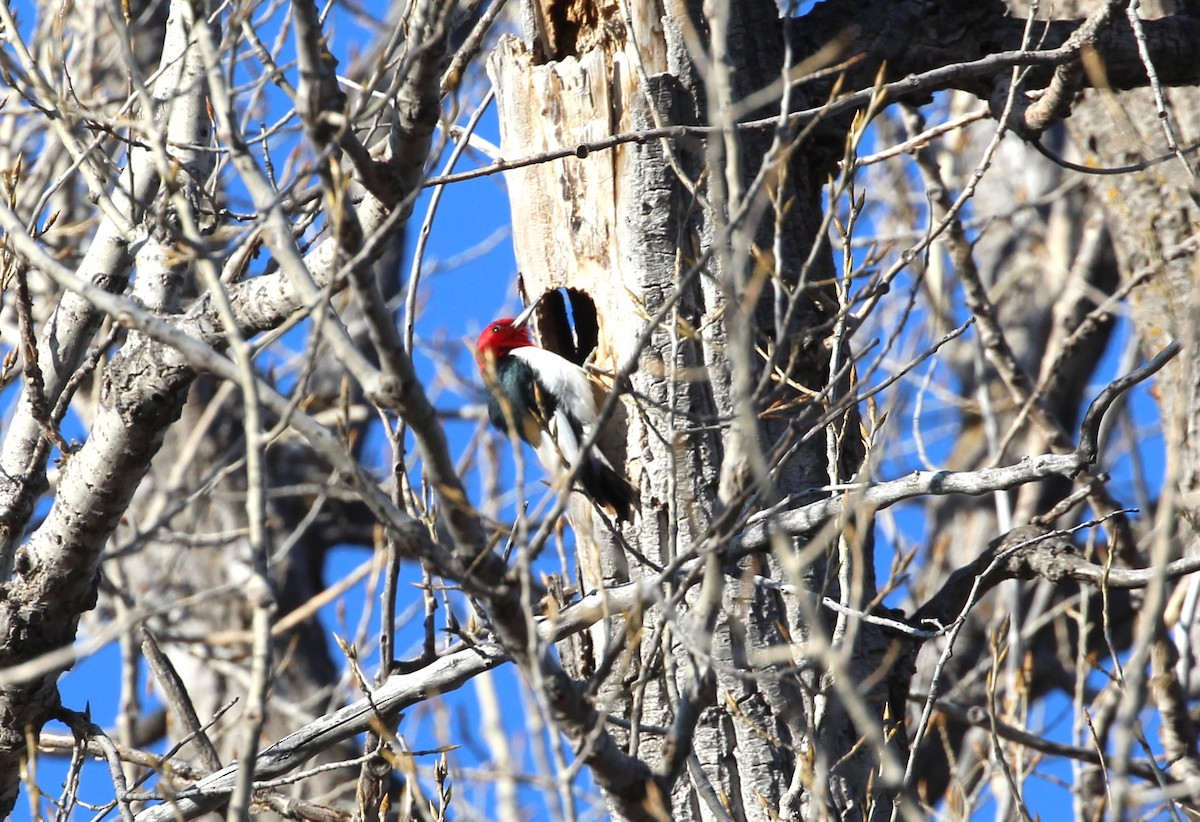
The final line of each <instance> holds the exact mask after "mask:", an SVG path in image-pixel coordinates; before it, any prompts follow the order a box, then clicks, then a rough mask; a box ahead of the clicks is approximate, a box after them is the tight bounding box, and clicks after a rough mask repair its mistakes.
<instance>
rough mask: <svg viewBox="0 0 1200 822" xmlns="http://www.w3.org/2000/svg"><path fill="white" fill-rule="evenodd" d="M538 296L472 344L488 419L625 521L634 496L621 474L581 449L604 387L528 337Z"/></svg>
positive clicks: (593, 450)
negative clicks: (512, 430) (572, 473)
mask: <svg viewBox="0 0 1200 822" xmlns="http://www.w3.org/2000/svg"><path fill="white" fill-rule="evenodd" d="M535 308H537V302H536V301H535V302H534V303H533V305H531V306H529V307H528V308H526V309H525V310H524V311H522V312H521V314H520V316H517V317H505V318H504V319H500V320H495V321H494V322H490V323H488V325H487V327H486V328H484V329H483V333H482V334H480V335H479V341H478V342H477V343H476V344H475V360H476V362H478V363H479V370H480V371H481V372H482V374H483V377H484V382H485V383H487V385H488V417H489V418H490V419H491V421H492V425H494V426H496V428H498V429H500V430H501V431H504V432H506V433H508V432H509V421H510V420H511V421H512V422H513V423H515V424H516V427H517V434H518V436H520V437H521V439H523V440H525V442H527V443H529V444H530V445H532V446H533V448H534V450H535V451H536V452H537V455H538V461H539V462H540V463H541V464H542V467H543V468H544V469H545V470H546V473H548V474H550V475H551V476H557V475H558V474H560V473H561V472H562V471H563V470H565V469H566V468H570V467H573V466H574V465H576V463H578V462H579V460H580V458H581V456H582V459H583V465H582V466H581V467H580V468H579V471H578V473H577V474H576V478H577V479H578V481H579V485H580V486H582V488H583V491H584V493H586V494H587V495H588V496H589V497H591V498H592V499H593V500H595V501H596V502H597V503H599V504H600V505H605V506H608V507H610V508H612V510H613V511H614V512H615V513H616V515H617V519H618V520H622V521H628V520H629V515H630V509H632V508H634V507H636V506H637V496H636V494H635V493H634V490H633V487H632V486H631V485H630V484H629V481H628V480H626V479H625V477H623V476H621V475H620V474H618V473H617V472H616V470H615V469H614V468H613V467H612V464H611V463H610V462H609V461H608V460H607V459H605V457H604V455H603V454H601V453H600V451H599V450H597V449H596V448H595V447H592V448H590V449H589V450H588V452H587V453H586V454H582V455H581V451H582V446H583V444H584V443H585V442H587V441H588V440H589V439H591V437H592V432H593V431H594V430H595V428H596V422H597V420H596V417H597V413H598V411H599V408H600V399H601V398H602V397H603V389H602V388H601V387H600V386H599V385H597V384H595V383H594V382H593V381H592V380H591V379H589V378H588V375H587V372H585V371H584V370H583V369H582V368H580V367H579V366H578V365H576V364H575V363H573V362H571V361H570V360H567V359H564V358H562V357H560V356H559V355H558V354H555V353H554V352H553V351H547V350H546V349H544V348H540V347H538V346H537V345H535V344H534V342H533V336H532V335H531V334H530V333H529V328H528V326H527V325H526V323H528V322H529V318H530V317H531V316H533V311H534V309H535Z"/></svg>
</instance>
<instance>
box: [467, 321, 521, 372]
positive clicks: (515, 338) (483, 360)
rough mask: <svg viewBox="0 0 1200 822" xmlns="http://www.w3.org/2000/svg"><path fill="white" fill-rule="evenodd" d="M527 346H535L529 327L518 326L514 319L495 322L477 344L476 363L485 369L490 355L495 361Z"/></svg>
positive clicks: (484, 332) (488, 325)
mask: <svg viewBox="0 0 1200 822" xmlns="http://www.w3.org/2000/svg"><path fill="white" fill-rule="evenodd" d="M527 345H533V335H531V334H530V333H529V327H528V326H527V325H525V324H524V323H521V324H520V325H518V324H517V320H516V318H513V317H505V318H504V319H500V320H493V321H492V322H490V323H488V324H487V328H485V329H483V333H482V334H480V335H479V341H478V342H476V343H475V361H476V362H478V363H479V367H480V369H483V368H486V367H487V360H488V356H489V354H490V355H491V357H492V359H493V361H495V360H499V359H500V358H501V357H505V356H507V355H508V354H510V353H511V352H512V350H513V349H514V348H524V347H525V346H527Z"/></svg>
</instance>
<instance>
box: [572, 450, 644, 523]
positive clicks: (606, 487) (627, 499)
mask: <svg viewBox="0 0 1200 822" xmlns="http://www.w3.org/2000/svg"><path fill="white" fill-rule="evenodd" d="M579 484H580V485H582V486H583V490H584V492H585V493H586V494H587V495H588V496H589V497H591V498H592V499H594V500H595V501H596V502H598V503H599V504H600V505H607V506H609V507H610V508H612V509H613V510H614V511H616V513H617V519H618V520H619V521H620V522H629V518H630V514H631V513H632V509H634V508H640V507H641V506H639V505H638V497H637V492H636V491H634V490H633V486H632V485H630V483H629V480H627V479H625V478H624V477H623V476H621V475H620V474H618V473H617V472H616V471H614V470H613V469H612V467H611V466H609V465H606V464H605V463H603V462H601V461H600V460H599V459H598V458H597V457H596V456H595V455H590V456H589V457H588V459H587V462H586V463H585V464H584V466H583V468H582V469H581V470H580V472H579Z"/></svg>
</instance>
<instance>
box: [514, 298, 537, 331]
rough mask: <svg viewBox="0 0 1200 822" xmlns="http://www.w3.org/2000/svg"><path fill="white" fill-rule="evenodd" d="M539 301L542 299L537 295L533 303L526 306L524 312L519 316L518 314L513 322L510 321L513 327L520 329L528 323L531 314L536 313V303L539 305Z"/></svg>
mask: <svg viewBox="0 0 1200 822" xmlns="http://www.w3.org/2000/svg"><path fill="white" fill-rule="evenodd" d="M541 301H542V297H541V295H540V294H539V295H538V296H537V297H536V298H534V301H533V302H531V303H530V304H529V305H528V306H526V308H525V310H524V311H522V312H521V313H520V314H518V315H517V316H516V317H515V318H514V319H513V321H512V324H513V327H514V328H521V327H522V326H524V325H525V324H526V323H528V322H529V320H530V318H531V317H532V316H533V312H534V311H537V307H538V303H540V302H541Z"/></svg>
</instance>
